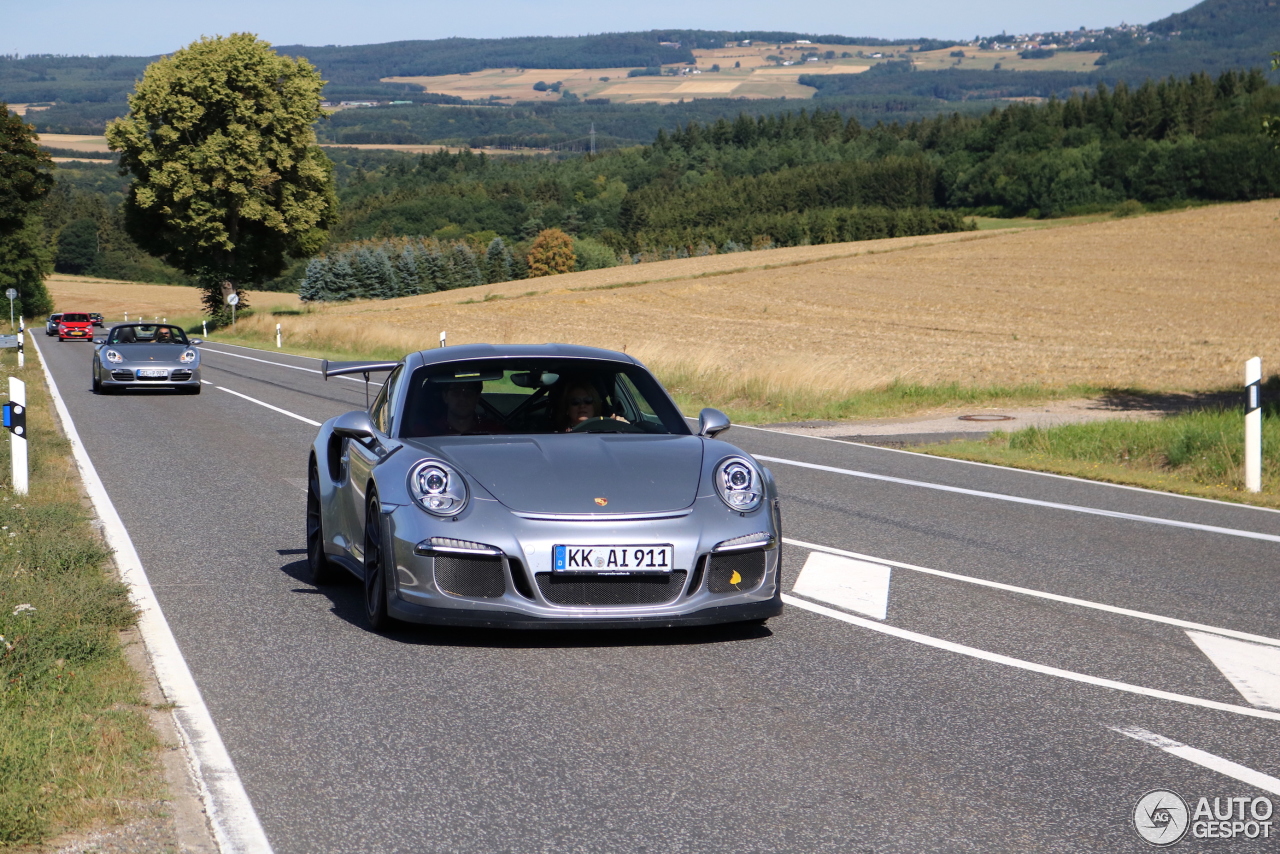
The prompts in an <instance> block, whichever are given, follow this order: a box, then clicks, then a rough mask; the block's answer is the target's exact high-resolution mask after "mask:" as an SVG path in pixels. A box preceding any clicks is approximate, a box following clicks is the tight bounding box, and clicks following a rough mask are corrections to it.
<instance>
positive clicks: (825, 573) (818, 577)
mask: <svg viewBox="0 0 1280 854" xmlns="http://www.w3.org/2000/svg"><path fill="white" fill-rule="evenodd" d="M890 572H891V570H890V569H889V567H887V566H885V565H884V564H882V563H871V562H870V561H865V560H854V559H852V558H847V557H836V556H835V555H832V554H826V553H824V552H820V551H812V552H809V558H808V560H806V561H805V562H804V568H803V569H801V570H800V575H799V577H798V578H796V583H795V585H794V586H793V587H792V590H793V591H794V592H796V593H799V594H800V595H801V596H808V597H809V598H810V599H817V600H819V601H821V602H827V603H828V604H831V605H837V606H839V607H841V608H845V609H847V610H849V611H857V612H858V613H859V614H866V615H867V616H868V617H875V618H876V619H877V620H883V619H885V618H886V617H887V616H888V614H889V573H890Z"/></svg>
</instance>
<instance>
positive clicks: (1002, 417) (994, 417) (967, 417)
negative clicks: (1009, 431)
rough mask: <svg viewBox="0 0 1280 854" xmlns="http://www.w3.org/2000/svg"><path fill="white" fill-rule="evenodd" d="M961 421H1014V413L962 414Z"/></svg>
mask: <svg viewBox="0 0 1280 854" xmlns="http://www.w3.org/2000/svg"><path fill="white" fill-rule="evenodd" d="M958 420H960V421H1012V420H1014V419H1013V416H1012V415H961V416H960V418H959V419H958Z"/></svg>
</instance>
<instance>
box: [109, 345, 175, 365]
mask: <svg viewBox="0 0 1280 854" xmlns="http://www.w3.org/2000/svg"><path fill="white" fill-rule="evenodd" d="M103 348H104V349H107V350H115V351H116V352H117V353H119V354H120V355H121V356H122V357H123V358H124V360H125V361H126V362H176V361H178V357H179V356H181V355H182V354H183V353H185V352H186V351H187V350H189V349H190V350H194V349H195V348H194V347H182V346H180V345H178V344H104V345H103ZM196 352H197V353H198V352H199V351H198V350H197V351H196Z"/></svg>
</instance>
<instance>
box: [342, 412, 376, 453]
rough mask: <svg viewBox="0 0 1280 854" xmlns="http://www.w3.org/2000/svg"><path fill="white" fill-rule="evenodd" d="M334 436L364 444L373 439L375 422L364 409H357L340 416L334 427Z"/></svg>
mask: <svg viewBox="0 0 1280 854" xmlns="http://www.w3.org/2000/svg"><path fill="white" fill-rule="evenodd" d="M333 434H334V435H335V436H340V437H342V438H343V439H355V440H356V441H357V442H359V443H361V444H364V443H365V442H368V441H370V440H372V439H373V435H374V434H373V421H371V420H370V419H369V413H367V412H365V411H364V410H363V409H357V410H355V411H354V412H348V413H347V414H346V415H339V416H338V420H337V421H336V422H334V425H333Z"/></svg>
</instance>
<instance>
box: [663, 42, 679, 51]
mask: <svg viewBox="0 0 1280 854" xmlns="http://www.w3.org/2000/svg"><path fill="white" fill-rule="evenodd" d="M658 47H673V48H675V49H676V50H679V49H680V42H658Z"/></svg>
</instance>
